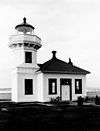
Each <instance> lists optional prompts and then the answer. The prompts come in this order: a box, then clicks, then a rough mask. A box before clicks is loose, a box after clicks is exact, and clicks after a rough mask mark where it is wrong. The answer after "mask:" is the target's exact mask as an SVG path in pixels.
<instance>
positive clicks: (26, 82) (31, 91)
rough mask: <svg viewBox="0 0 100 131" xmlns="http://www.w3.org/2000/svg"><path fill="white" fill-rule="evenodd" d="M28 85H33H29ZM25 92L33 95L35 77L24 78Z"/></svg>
mask: <svg viewBox="0 0 100 131" xmlns="http://www.w3.org/2000/svg"><path fill="white" fill-rule="evenodd" d="M28 82H29V83H28ZM28 85H29V86H30V85H31V87H29V86H28ZM29 89H30V90H29ZM24 94H25V95H33V79H24Z"/></svg>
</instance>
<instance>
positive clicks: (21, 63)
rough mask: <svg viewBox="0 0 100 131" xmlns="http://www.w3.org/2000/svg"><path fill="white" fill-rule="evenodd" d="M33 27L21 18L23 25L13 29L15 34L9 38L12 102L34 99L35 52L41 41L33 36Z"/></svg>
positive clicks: (36, 68) (36, 67)
mask: <svg viewBox="0 0 100 131" xmlns="http://www.w3.org/2000/svg"><path fill="white" fill-rule="evenodd" d="M34 29H35V28H34V27H33V26H32V25H30V24H28V23H27V21H26V18H23V23H21V24H19V25H17V26H16V27H15V30H16V34H15V35H12V36H10V40H9V41H10V44H9V47H10V48H11V49H12V52H13V56H14V57H13V60H14V62H13V66H14V68H13V71H12V92H11V94H12V97H11V98H12V101H15V102H22V101H32V100H34V99H35V98H36V96H35V94H36V89H35V88H33V87H36V82H35V81H36V79H37V78H36V77H37V76H36V74H35V72H36V71H37V70H38V69H39V67H38V65H37V50H38V49H39V48H41V39H40V38H39V37H38V36H37V35H35V34H34Z"/></svg>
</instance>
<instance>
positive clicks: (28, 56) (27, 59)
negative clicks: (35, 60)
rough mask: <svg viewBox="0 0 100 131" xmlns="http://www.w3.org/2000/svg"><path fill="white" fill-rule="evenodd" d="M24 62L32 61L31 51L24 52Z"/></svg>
mask: <svg viewBox="0 0 100 131" xmlns="http://www.w3.org/2000/svg"><path fill="white" fill-rule="evenodd" d="M25 63H32V52H25Z"/></svg>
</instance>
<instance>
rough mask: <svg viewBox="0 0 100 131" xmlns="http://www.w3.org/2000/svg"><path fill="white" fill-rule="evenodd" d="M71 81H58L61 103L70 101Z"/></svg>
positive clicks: (64, 79)
mask: <svg viewBox="0 0 100 131" xmlns="http://www.w3.org/2000/svg"><path fill="white" fill-rule="evenodd" d="M71 81H72V80H71V79H67V78H61V79H60V96H61V99H62V101H69V100H72V87H71V85H72V84H71Z"/></svg>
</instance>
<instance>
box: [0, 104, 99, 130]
mask: <svg viewBox="0 0 100 131" xmlns="http://www.w3.org/2000/svg"><path fill="white" fill-rule="evenodd" d="M5 129H6V130H11V129H12V130H14V131H20V130H21V131H22V130H23V131H27V130H34V131H40V130H46V131H55V130H58V129H59V130H61V131H100V106H96V105H86V104H85V105H83V106H77V105H73V104H71V105H69V104H61V105H58V106H57V105H54V106H53V105H48V104H43V103H19V104H16V103H12V102H1V103H0V131H1V130H5Z"/></svg>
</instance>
